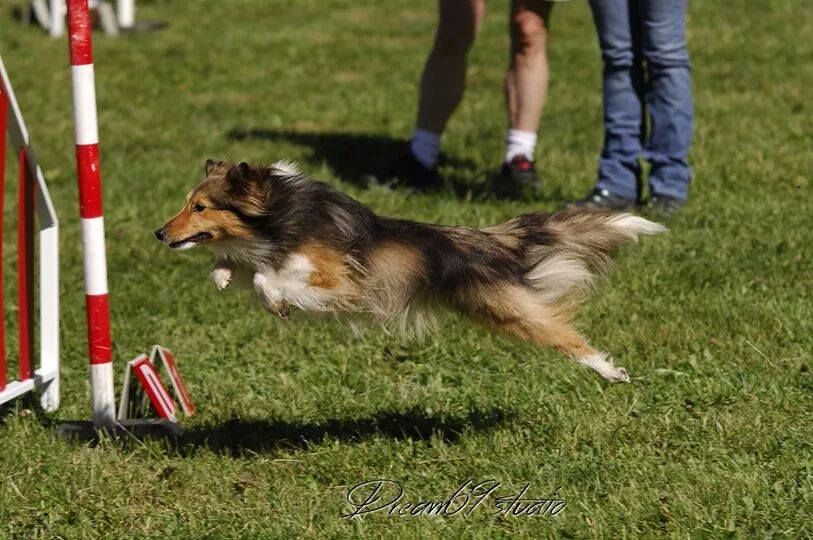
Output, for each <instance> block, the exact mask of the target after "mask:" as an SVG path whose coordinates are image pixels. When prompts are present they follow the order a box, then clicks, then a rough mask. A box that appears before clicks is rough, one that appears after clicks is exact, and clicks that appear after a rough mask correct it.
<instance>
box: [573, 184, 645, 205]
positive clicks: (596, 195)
mask: <svg viewBox="0 0 813 540" xmlns="http://www.w3.org/2000/svg"><path fill="white" fill-rule="evenodd" d="M634 207H635V201H633V200H630V199H626V198H624V197H621V196H620V195H613V194H612V193H610V192H609V191H607V190H606V189H600V188H595V189H593V192H592V193H590V195H588V196H587V197H585V198H584V199H582V200H580V201H575V202H572V203H570V204H569V205H568V208H606V209H607V210H632V209H633V208H634Z"/></svg>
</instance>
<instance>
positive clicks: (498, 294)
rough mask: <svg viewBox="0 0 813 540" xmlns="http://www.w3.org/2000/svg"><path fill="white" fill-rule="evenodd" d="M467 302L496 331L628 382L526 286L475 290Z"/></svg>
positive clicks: (613, 379) (604, 355) (624, 374)
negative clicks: (556, 352)
mask: <svg viewBox="0 0 813 540" xmlns="http://www.w3.org/2000/svg"><path fill="white" fill-rule="evenodd" d="M468 300H469V302H466V303H467V304H469V306H470V308H473V310H474V312H475V315H476V316H478V317H479V318H481V319H485V321H486V322H487V323H489V324H490V325H491V326H493V327H495V328H497V329H498V330H501V331H503V332H505V333H507V334H510V335H512V336H514V337H516V338H519V339H521V340H523V341H529V342H531V343H535V344H537V345H544V346H548V347H553V348H555V349H558V350H559V351H562V352H563V353H565V354H566V355H567V356H569V357H570V358H572V359H573V360H575V361H577V362H578V363H579V364H582V365H584V366H587V367H589V368H590V369H592V370H594V371H596V372H597V373H598V374H599V375H601V376H602V377H603V378H604V379H606V380H608V381H610V382H629V380H630V377H629V374H627V371H626V370H625V369H624V368H621V367H615V366H614V365H613V363H612V361H611V360H610V358H609V355H608V354H607V353H603V352H599V351H597V350H595V349H594V348H592V347H591V346H590V345H588V344H587V341H586V340H585V339H584V337H582V336H581V335H580V334H579V332H578V331H577V330H576V329H575V328H573V326H572V325H571V324H570V322H569V321H568V320H567V318H566V317H565V316H563V315H562V314H560V313H559V312H558V311H557V310H556V309H555V308H553V307H551V306H548V305H546V304H544V303H543V302H541V301H539V299H538V298H537V297H536V294H535V291H534V290H533V289H531V288H530V287H527V286H523V285H509V286H500V287H485V288H478V290H477V292H476V294H475V295H474V296H473V297H472V296H469V297H468Z"/></svg>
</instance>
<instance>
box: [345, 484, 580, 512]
mask: <svg viewBox="0 0 813 540" xmlns="http://www.w3.org/2000/svg"><path fill="white" fill-rule="evenodd" d="M560 489H561V487H557V488H556V489H554V490H553V491H552V492H551V494H550V495H548V496H546V497H537V496H534V495H532V494H531V483H530V482H528V483H526V484H525V485H524V486H523V487H522V488H521V489H519V490H513V491H511V492H509V494H505V495H504V494H502V493H500V492H499V490H500V482H498V481H497V480H484V481H482V482H475V481H474V480H467V481H466V482H464V483H463V484H462V485H461V486H460V487H458V488H457V489H456V490H455V491H454V492H452V493H451V494H449V495H448V496H447V497H442V498H440V499H433V500H419V499H410V498H409V497H408V496H407V494H406V493H405V492H404V488H403V486H402V485H401V484H400V483H399V482H396V481H395V480H365V481H364V482H361V483H360V484H356V485H355V486H353V487H351V488H350V489H349V490H348V492H347V503H348V504H349V506H350V512H349V513H348V514H345V515H343V516H342V517H344V518H346V519H350V518H354V517H358V516H363V515H366V514H372V513H380V514H386V515H387V516H390V517H396V516H445V517H450V516H467V515H470V514H471V513H472V512H474V511H475V510H477V511H491V512H492V513H494V515H503V516H555V515H557V514H559V513H560V512H562V511H563V510H564V509H565V506H567V501H565V500H564V499H562V498H560V497H559V490H560ZM503 491H505V490H503ZM478 509H479V510H478Z"/></svg>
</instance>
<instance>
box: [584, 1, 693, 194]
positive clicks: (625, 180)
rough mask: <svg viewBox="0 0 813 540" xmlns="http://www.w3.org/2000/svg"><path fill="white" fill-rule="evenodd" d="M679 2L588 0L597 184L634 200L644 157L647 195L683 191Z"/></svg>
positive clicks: (687, 104) (686, 110)
mask: <svg viewBox="0 0 813 540" xmlns="http://www.w3.org/2000/svg"><path fill="white" fill-rule="evenodd" d="M686 1H687V0H590V7H591V9H592V10H593V19H594V20H595V23H596V29H597V30H598V37H599V43H600V45H601V57H602V60H603V62H604V128H605V133H604V148H603V149H602V151H601V158H600V159H599V165H598V184H597V185H596V187H598V188H599V189H606V190H607V191H609V192H610V193H612V194H614V195H620V196H622V197H625V198H627V199H636V198H637V197H638V196H639V195H640V194H639V193H638V188H639V185H640V184H641V166H640V163H639V157H643V158H644V159H646V160H647V161H648V162H649V164H650V165H651V169H650V172H649V187H650V192H651V194H652V195H666V196H670V197H675V198H677V199H680V200H686V198H687V197H688V194H689V181H690V180H691V176H692V174H691V169H690V168H689V163H688V161H687V156H688V153H689V147H690V146H691V141H692V124H693V120H694V111H693V107H692V78H691V68H690V65H689V52H688V50H687V48H686V37H685V36H686V32H685V18H686ZM647 116H648V117H649V118H648V119H649V132H648V133H647V129H646V127H647Z"/></svg>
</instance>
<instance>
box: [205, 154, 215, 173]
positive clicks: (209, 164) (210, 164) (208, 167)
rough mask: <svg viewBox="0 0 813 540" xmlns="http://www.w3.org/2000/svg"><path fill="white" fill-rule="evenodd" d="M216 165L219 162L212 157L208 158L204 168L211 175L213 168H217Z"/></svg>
mask: <svg viewBox="0 0 813 540" xmlns="http://www.w3.org/2000/svg"><path fill="white" fill-rule="evenodd" d="M215 165H217V162H216V161H215V160H213V159H211V158H210V159H207V160H206V165H205V166H204V168H203V170H204V171H205V172H206V176H209V175H210V174H211V172H212V169H214V168H215Z"/></svg>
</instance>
